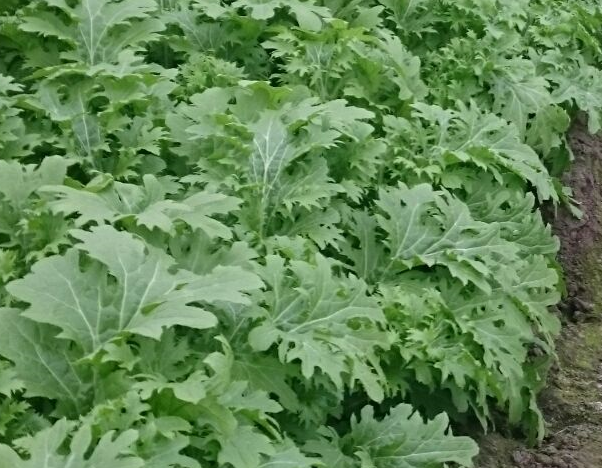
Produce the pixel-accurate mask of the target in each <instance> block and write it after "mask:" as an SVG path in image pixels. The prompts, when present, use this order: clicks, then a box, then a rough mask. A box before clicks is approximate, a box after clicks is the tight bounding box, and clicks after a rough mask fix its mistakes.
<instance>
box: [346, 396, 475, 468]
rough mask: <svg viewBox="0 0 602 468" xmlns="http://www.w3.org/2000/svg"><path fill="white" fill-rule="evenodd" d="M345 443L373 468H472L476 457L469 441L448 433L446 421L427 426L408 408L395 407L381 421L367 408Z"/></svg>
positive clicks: (439, 418) (441, 418)
mask: <svg viewBox="0 0 602 468" xmlns="http://www.w3.org/2000/svg"><path fill="white" fill-rule="evenodd" d="M346 439H347V443H350V444H352V445H353V447H354V448H356V450H357V451H356V452H355V454H356V456H357V457H358V458H359V459H360V460H361V461H362V464H363V465H364V466H373V467H375V468H393V467H399V468H422V467H426V466H437V465H442V464H444V463H457V464H458V465H460V466H465V467H471V466H472V459H473V458H474V457H475V456H476V455H477V453H478V451H479V450H478V446H477V444H476V443H475V442H474V441H472V440H471V439H470V438H468V437H456V436H454V435H453V434H452V433H451V431H449V419H448V418H447V416H446V415H445V414H440V415H438V416H436V417H435V419H433V420H431V421H427V422H426V423H425V422H424V420H423V419H422V417H421V416H420V414H418V413H416V412H414V410H413V408H412V407H411V406H409V405H404V404H402V405H398V406H396V407H394V408H393V409H391V411H390V413H389V414H388V415H387V416H385V417H384V418H383V419H382V420H380V421H378V420H376V419H375V418H374V410H373V408H372V407H371V406H367V407H365V408H364V409H363V410H362V413H361V418H360V420H359V421H357V420H355V419H352V421H351V432H350V433H349V434H348V435H347V436H346Z"/></svg>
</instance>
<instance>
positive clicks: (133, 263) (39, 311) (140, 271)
mask: <svg viewBox="0 0 602 468" xmlns="http://www.w3.org/2000/svg"><path fill="white" fill-rule="evenodd" d="M73 236H74V237H76V238H77V239H79V240H81V243H80V244H77V246H76V248H75V249H71V250H69V251H68V252H67V253H66V254H65V255H63V256H55V257H50V258H47V259H44V260H41V261H40V262H38V263H37V264H36V265H34V267H33V269H32V273H31V274H29V275H27V276H26V277H25V278H23V279H20V280H17V281H14V282H12V283H11V284H10V285H9V286H8V289H9V291H10V293H11V294H12V295H13V296H14V297H17V298H18V299H19V300H21V301H24V302H27V303H29V304H30V307H29V308H28V309H27V310H26V311H25V315H26V316H27V317H28V318H30V319H32V320H35V321H38V322H42V323H50V324H53V325H56V326H58V327H59V328H61V329H62V330H63V331H62V333H61V335H60V336H61V337H62V338H67V339H70V340H73V341H75V342H76V343H77V344H78V345H80V346H81V347H82V348H83V349H84V350H85V352H87V353H93V352H96V351H98V350H99V349H100V348H101V347H102V346H103V345H104V344H106V343H108V342H110V341H111V340H113V339H114V338H116V337H119V336H123V334H124V333H126V332H129V333H135V334H140V335H144V336H149V337H152V338H159V337H160V335H161V333H162V330H163V328H164V327H171V326H174V325H182V326H187V327H192V328H198V329H204V328H209V327H212V326H215V324H216V323H217V321H216V318H215V316H214V315H213V314H211V313H209V312H207V311H205V310H203V309H201V308H200V307H198V306H190V305H188V304H190V303H192V302H198V301H203V302H214V301H217V300H219V301H225V302H228V301H231V302H241V301H244V300H245V295H244V291H246V290H248V289H255V288H257V287H258V286H259V284H260V283H258V281H257V280H256V279H255V277H254V276H253V275H252V274H250V273H246V272H243V271H242V270H240V271H239V270H237V269H235V268H231V269H229V270H224V269H218V270H216V273H215V274H214V275H211V274H210V275H208V276H205V277H195V276H190V275H188V274H184V273H177V274H173V273H172V272H171V269H172V267H173V265H174V261H173V259H172V258H170V257H169V256H167V255H166V254H165V253H163V252H159V251H157V250H155V249H152V248H146V247H145V244H144V243H143V242H142V241H140V240H138V239H136V238H134V237H133V236H131V235H130V234H127V233H124V232H118V231H116V230H115V229H114V228H112V227H109V226H103V227H98V228H94V229H93V230H92V232H85V231H74V232H73ZM78 251H81V252H82V253H79V252H78ZM83 254H85V255H87V256H88V257H89V258H90V259H92V261H91V263H89V264H88V266H86V267H84V268H83V269H82V268H81V265H80V262H81V260H82V258H83ZM224 279H228V280H229V283H222V280H224Z"/></svg>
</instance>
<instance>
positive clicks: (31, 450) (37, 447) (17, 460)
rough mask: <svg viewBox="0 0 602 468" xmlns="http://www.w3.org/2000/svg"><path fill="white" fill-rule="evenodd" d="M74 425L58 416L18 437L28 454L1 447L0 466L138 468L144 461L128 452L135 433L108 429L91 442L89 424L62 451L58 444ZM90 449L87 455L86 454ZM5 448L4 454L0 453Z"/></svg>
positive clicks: (130, 449)
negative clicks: (0, 457)
mask: <svg viewBox="0 0 602 468" xmlns="http://www.w3.org/2000/svg"><path fill="white" fill-rule="evenodd" d="M74 426H75V424H74V423H72V422H68V421H66V420H65V419H61V420H59V421H58V422H56V423H55V424H54V426H52V427H50V428H48V429H44V430H43V431H40V432H38V433H36V434H34V435H33V436H28V437H25V438H23V439H20V440H18V441H17V442H18V445H19V447H20V448H22V449H23V450H25V451H26V452H27V453H28V455H29V456H28V457H27V458H26V459H22V458H21V457H19V456H18V455H17V454H16V453H15V452H14V451H12V450H11V449H10V448H9V447H7V446H6V445H1V446H0V454H1V455H3V456H2V461H0V463H1V464H0V466H3V465H2V464H4V466H6V467H7V468H8V466H9V465H7V462H9V463H10V466H11V467H13V468H34V467H35V468H38V467H42V466H44V467H48V468H64V467H66V466H69V467H73V468H104V467H107V466H111V467H115V468H141V467H143V466H145V465H144V460H142V459H140V458H138V457H136V456H134V455H131V451H132V448H133V445H134V443H135V442H136V440H137V438H138V433H137V432H136V431H134V430H129V431H126V432H124V433H122V434H120V435H118V436H116V437H115V434H114V433H113V432H109V433H107V434H105V435H103V436H102V437H101V439H100V440H99V441H98V442H97V443H96V444H95V445H92V430H91V428H90V427H89V426H85V425H84V426H81V427H80V428H79V429H77V431H75V433H74V434H73V438H72V439H71V442H70V444H69V453H68V454H67V455H63V454H61V451H60V449H61V447H62V446H63V444H64V443H65V440H66V439H67V437H68V436H69V434H70V433H71V432H72V431H73V428H74ZM89 450H91V453H90V454H89V456H86V454H87V453H88V451H89ZM2 451H4V453H2Z"/></svg>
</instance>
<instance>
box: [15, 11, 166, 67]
mask: <svg viewBox="0 0 602 468" xmlns="http://www.w3.org/2000/svg"><path fill="white" fill-rule="evenodd" d="M44 3H46V4H47V5H49V6H51V7H54V8H57V9H59V10H60V11H61V12H62V13H63V14H64V15H66V17H67V18H68V19H69V21H68V22H67V23H65V22H64V21H63V20H62V19H61V17H62V16H61V15H59V14H58V12H56V13H55V11H56V10H50V11H41V12H36V15H35V16H29V17H25V18H24V19H23V21H22V23H21V24H20V29H21V30H23V31H27V32H33V33H38V34H41V35H43V36H50V37H56V38H57V39H59V40H61V41H65V42H67V43H68V44H69V45H70V46H71V47H72V48H73V49H72V50H71V51H69V52H65V53H64V54H63V56H64V57H65V58H66V59H68V60H70V61H71V60H73V61H80V62H83V63H85V64H86V65H87V66H89V67H92V66H94V65H98V64H100V63H111V62H116V61H117V60H118V57H119V54H120V53H121V52H122V51H123V50H125V49H126V48H127V47H130V48H131V47H135V46H138V47H140V45H142V44H144V43H145V42H149V41H152V40H154V39H155V38H156V34H157V32H159V31H161V30H162V29H163V28H164V26H163V24H162V23H161V22H160V21H158V20H157V19H155V18H151V17H150V13H151V12H153V11H154V10H156V8H157V4H156V2H155V1H154V0H132V1H127V2H123V1H121V2H120V1H115V0H81V1H78V2H77V5H76V6H75V7H71V6H70V5H69V4H68V3H67V2H66V1H63V0H46V1H44Z"/></svg>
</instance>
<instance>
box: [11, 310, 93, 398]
mask: <svg viewBox="0 0 602 468" xmlns="http://www.w3.org/2000/svg"><path fill="white" fill-rule="evenodd" d="M0 318H1V319H2V323H3V327H4V328H3V329H4V330H5V333H3V334H2V338H1V339H0V354H1V355H2V356H3V357H5V358H7V359H10V360H11V361H12V362H13V363H14V365H15V367H14V370H13V372H14V374H15V375H16V377H18V379H19V381H20V382H22V384H23V386H24V387H25V391H26V395H27V396H29V397H40V396H41V397H46V398H53V399H57V400H62V401H67V402H69V404H70V405H71V406H72V407H75V408H78V407H79V404H80V402H81V400H82V399H83V397H84V390H85V388H84V384H83V381H84V380H85V378H84V375H85V374H84V373H83V372H81V371H80V370H78V367H77V365H76V361H77V357H76V356H73V355H72V353H70V351H69V347H68V346H67V343H66V342H65V341H61V340H56V339H55V338H54V336H55V335H56V333H57V331H58V329H55V328H54V327H49V326H46V325H41V324H37V323H35V322H33V321H31V320H29V319H26V318H25V317H23V316H22V315H21V314H20V313H19V311H18V310H16V309H2V310H0ZM14 383H16V382H14ZM14 383H13V385H14Z"/></svg>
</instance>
